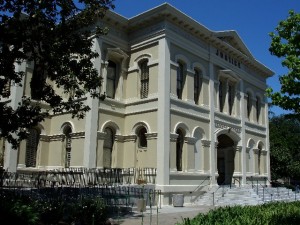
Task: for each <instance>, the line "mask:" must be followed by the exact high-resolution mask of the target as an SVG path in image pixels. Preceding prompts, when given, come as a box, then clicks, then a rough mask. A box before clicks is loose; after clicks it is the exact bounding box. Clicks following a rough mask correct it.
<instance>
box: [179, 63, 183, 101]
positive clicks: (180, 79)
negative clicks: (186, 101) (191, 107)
mask: <svg viewBox="0 0 300 225" xmlns="http://www.w3.org/2000/svg"><path fill="white" fill-rule="evenodd" d="M183 79H184V65H183V64H182V63H181V62H178V69H177V97H178V99H182V92H183V82H184V80H183Z"/></svg>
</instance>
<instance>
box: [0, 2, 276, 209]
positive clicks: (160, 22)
mask: <svg viewBox="0 0 300 225" xmlns="http://www.w3.org/2000/svg"><path fill="white" fill-rule="evenodd" d="M99 23H101V24H102V25H106V26H108V27H109V34H108V35H107V36H102V37H100V38H99V39H95V42H94V49H95V50H96V51H97V52H98V53H99V55H100V56H99V58H98V59H97V60H96V61H95V62H94V65H95V67H96V68H97V69H98V70H99V76H102V77H103V83H102V85H101V91H102V92H103V93H105V94H106V98H105V100H104V101H100V100H99V99H92V98H90V97H87V99H86V100H85V101H86V102H87V103H88V104H89V106H90V107H91V110H90V111H89V112H88V113H87V116H86V117H85V118H84V119H82V120H76V119H72V118H71V115H70V114H62V115H55V116H51V117H50V118H48V119H46V120H45V121H44V122H43V123H41V124H39V125H38V126H37V127H33V128H32V129H30V130H28V132H29V134H30V135H29V138H28V139H27V141H24V142H22V144H21V145H20V147H19V151H14V150H12V149H11V147H10V145H9V144H7V143H6V144H3V146H5V164H4V167H5V168H6V169H8V170H11V171H14V170H15V169H17V170H29V169H30V170H49V169H57V168H64V167H83V168H110V167H111V168H155V169H156V170H157V175H156V179H155V185H156V188H157V189H160V190H162V193H163V194H164V202H165V203H167V202H168V201H169V199H170V193H176V192H177V193H178V192H190V191H193V190H194V189H195V188H197V187H198V185H199V184H203V185H204V184H205V185H207V184H210V185H217V184H219V185H220V184H230V183H234V182H236V181H237V180H238V182H239V183H240V184H241V185H246V184H247V182H249V180H250V178H251V177H252V178H253V177H255V178H259V179H264V178H269V177H270V165H269V163H270V162H269V134H268V106H267V99H266V97H265V89H266V86H267V85H266V79H267V78H268V77H270V76H272V75H273V72H272V71H271V70H270V69H268V68H267V67H266V66H264V65H263V64H261V63H260V62H258V61H257V60H256V59H255V58H254V57H253V56H252V54H251V53H250V51H249V50H248V49H247V47H246V46H245V44H244V43H243V41H242V40H241V38H240V37H239V35H238V34H237V33H236V32H235V31H220V32H215V31H211V30H209V29H208V28H206V27H205V26H203V25H202V24H200V23H198V22H197V21H195V20H193V19H192V18H190V17H188V16H187V15H185V14H184V13H182V12H180V11H179V10H177V9H176V8H174V7H172V6H171V5H169V4H167V3H166V4H163V5H160V6H158V7H156V8H153V9H151V10H149V11H146V12H144V13H141V14H139V15H137V16H135V17H133V18H130V19H127V18H124V17H122V16H121V15H118V14H116V13H114V12H108V13H107V15H106V17H105V18H104V19H103V20H101V21H99ZM19 69H21V70H24V71H26V77H25V78H24V80H23V84H24V85H23V86H22V87H19V86H18V87H16V86H12V87H11V98H10V101H11V104H12V106H14V105H16V104H17V103H18V101H20V99H21V97H22V96H23V95H27V96H30V85H29V82H30V77H31V74H32V66H31V65H30V64H29V63H27V64H26V63H23V64H22V65H20V68H19ZM99 86H100V84H99ZM66 97H67V96H66ZM2 142H3V140H2ZM2 151H3V149H2Z"/></svg>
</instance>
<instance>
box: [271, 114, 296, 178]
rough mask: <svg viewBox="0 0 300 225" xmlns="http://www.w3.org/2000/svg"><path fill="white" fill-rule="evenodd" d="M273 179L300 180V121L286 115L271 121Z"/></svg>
mask: <svg viewBox="0 0 300 225" xmlns="http://www.w3.org/2000/svg"><path fill="white" fill-rule="evenodd" d="M269 128H270V159H271V177H272V179H277V178H287V177H289V178H293V179H300V148H299V146H300V121H299V120H298V119H297V118H287V117H286V116H285V115H281V116H276V117H272V118H271V119H270V126H269Z"/></svg>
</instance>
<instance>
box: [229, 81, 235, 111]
mask: <svg viewBox="0 0 300 225" xmlns="http://www.w3.org/2000/svg"><path fill="white" fill-rule="evenodd" d="M233 104H234V86H233V85H232V84H229V85H228V106H229V107H228V109H229V115H231V114H232V110H233Z"/></svg>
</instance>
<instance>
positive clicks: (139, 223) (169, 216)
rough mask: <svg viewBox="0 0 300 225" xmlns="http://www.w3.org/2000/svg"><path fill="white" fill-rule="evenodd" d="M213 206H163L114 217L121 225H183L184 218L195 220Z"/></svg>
mask: <svg viewBox="0 0 300 225" xmlns="http://www.w3.org/2000/svg"><path fill="white" fill-rule="evenodd" d="M213 208H214V207H212V206H196V205H186V206H184V207H173V206H162V208H158V209H157V208H156V207H154V208H152V212H151V209H150V208H147V210H146V212H144V213H141V212H137V211H132V212H130V213H129V214H126V215H120V216H119V217H118V216H116V217H114V218H113V219H114V222H115V223H116V224H120V225H174V224H176V223H177V222H178V223H181V222H182V221H183V218H187V217H188V218H194V217H195V216H197V215H198V214H199V213H206V212H208V211H209V210H211V209H213ZM157 211H158V213H157Z"/></svg>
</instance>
